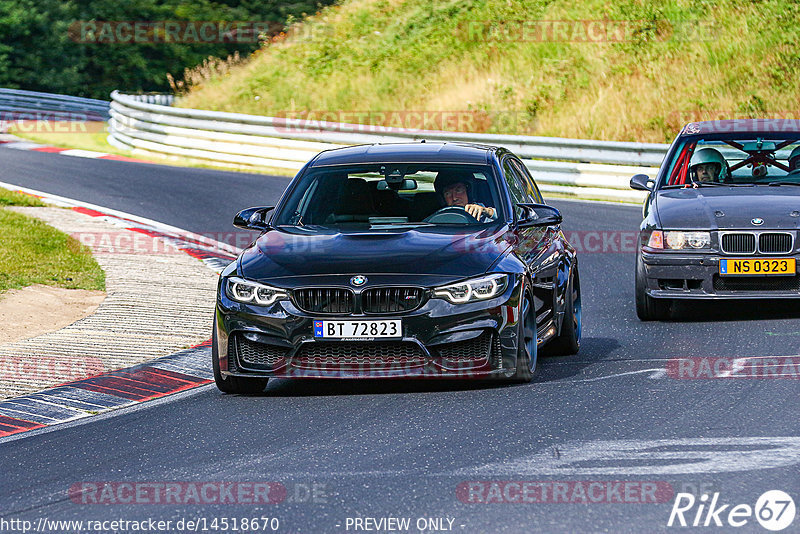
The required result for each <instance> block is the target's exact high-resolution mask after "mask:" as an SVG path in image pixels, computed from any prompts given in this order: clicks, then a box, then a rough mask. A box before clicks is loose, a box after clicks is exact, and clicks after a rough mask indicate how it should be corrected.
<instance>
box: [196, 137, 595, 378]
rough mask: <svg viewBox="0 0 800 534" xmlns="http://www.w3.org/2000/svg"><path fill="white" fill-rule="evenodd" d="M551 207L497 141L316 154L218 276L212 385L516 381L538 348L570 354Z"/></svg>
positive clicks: (561, 244) (575, 298)
mask: <svg viewBox="0 0 800 534" xmlns="http://www.w3.org/2000/svg"><path fill="white" fill-rule="evenodd" d="M561 220H562V219H561V214H560V213H559V212H558V210H557V209H555V208H553V207H550V206H547V205H545V204H544V201H543V200H542V197H541V195H540V193H539V190H538V188H537V187H536V184H535V183H534V181H533V179H532V178H531V176H530V174H529V173H528V171H527V169H526V168H525V166H524V165H523V164H522V162H521V161H520V160H519V159H518V158H517V157H516V156H514V155H513V154H512V153H510V152H509V151H507V150H505V149H503V148H498V147H489V146H478V145H468V144H453V143H425V142H422V143H413V144H411V143H409V144H386V145H363V146H354V147H347V148H341V149H336V150H329V151H325V152H322V153H320V154H318V155H317V156H315V157H314V158H313V159H312V160H311V161H310V162H308V163H307V164H306V165H305V167H304V168H303V169H302V170H301V171H300V172H299V173H298V174H297V176H296V177H295V178H294V180H293V181H292V182H291V183H290V185H289V187H288V188H287V189H286V191H285V192H284V194H283V196H282V198H281V199H280V201H279V202H278V205H277V206H276V207H274V208H273V207H255V208H249V209H246V210H244V211H242V212H240V213H239V214H238V215H236V217H235V219H234V224H235V225H236V226H237V227H240V228H247V229H250V230H258V231H260V232H261V235H260V237H259V238H258V239H257V240H256V241H255V242H253V243H252V244H251V245H250V246H249V247H247V248H246V249H245V250H244V251H243V252H242V253H241V255H240V256H239V258H238V259H237V260H236V261H235V262H233V263H232V264H231V265H230V266H228V268H227V269H225V271H224V272H223V273H222V276H221V277H220V282H219V289H218V294H217V304H216V314H215V320H214V328H213V351H212V352H213V367H214V377H215V380H216V384H217V386H218V387H219V389H220V390H222V391H224V392H240V393H247V392H258V391H260V390H262V389H263V388H264V387H265V385H266V382H267V380H268V379H269V378H270V377H298V378H299V377H319V378H337V377H338V378H360V377H364V378H366V377H369V378H374V377H452V378H465V377H478V378H493V377H494V378H500V379H506V380H510V381H519V382H526V381H529V380H531V378H532V376H533V374H534V372H535V371H536V364H537V356H538V348H539V347H542V346H544V345H547V349H548V350H549V351H550V352H553V353H562V354H569V353H575V352H577V351H578V348H579V345H580V338H581V292H580V277H579V275H578V263H577V258H576V254H575V249H574V248H573V247H572V246H570V244H569V243H568V242H567V241H566V240H565V238H564V235H563V233H562V231H561V227H560V223H561Z"/></svg>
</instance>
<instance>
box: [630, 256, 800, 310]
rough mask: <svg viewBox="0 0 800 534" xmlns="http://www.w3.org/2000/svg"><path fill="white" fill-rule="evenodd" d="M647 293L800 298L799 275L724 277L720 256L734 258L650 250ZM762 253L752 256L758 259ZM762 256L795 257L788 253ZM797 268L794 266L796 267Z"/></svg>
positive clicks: (658, 295)
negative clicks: (721, 272)
mask: <svg viewBox="0 0 800 534" xmlns="http://www.w3.org/2000/svg"><path fill="white" fill-rule="evenodd" d="M641 254H642V255H641V260H642V263H643V266H644V272H645V280H646V287H645V291H646V293H647V294H648V295H649V296H651V297H654V298H670V299H765V298H769V299H772V298H786V299H800V276H798V273H797V272H796V271H795V273H794V274H793V275H786V276H783V275H769V276H735V277H732V276H721V275H720V274H719V262H720V259H730V258H732V257H737V258H739V257H742V256H734V255H731V256H728V255H722V254H719V253H714V252H711V253H691V254H678V253H672V252H669V253H648V252H646V251H642V253H641ZM760 257H761V256H752V258H755V259H758V258H760ZM763 257H770V258H773V257H781V258H795V259H796V262H795V264H796V266H798V265H800V256H798V255H785V254H782V255H780V256H774V255H773V256H770V255H766V256H763ZM796 269H797V267H795V270H796Z"/></svg>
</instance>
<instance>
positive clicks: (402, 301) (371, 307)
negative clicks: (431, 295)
mask: <svg viewBox="0 0 800 534" xmlns="http://www.w3.org/2000/svg"><path fill="white" fill-rule="evenodd" d="M422 297H423V291H422V289H420V288H417V287H383V288H375V289H367V290H365V291H364V292H363V293H362V294H361V307H362V309H363V310H364V313H395V312H407V311H412V310H415V309H417V308H419V306H420V305H421V304H422Z"/></svg>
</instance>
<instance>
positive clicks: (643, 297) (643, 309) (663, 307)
mask: <svg viewBox="0 0 800 534" xmlns="http://www.w3.org/2000/svg"><path fill="white" fill-rule="evenodd" d="M646 287H647V279H646V277H645V273H644V262H643V261H642V257H641V256H637V257H636V315H638V316H639V319H641V320H642V321H663V320H665V319H669V314H670V308H671V306H672V302H671V301H670V299H654V298H653V297H651V296H650V295H648V294H647V291H645V289H646Z"/></svg>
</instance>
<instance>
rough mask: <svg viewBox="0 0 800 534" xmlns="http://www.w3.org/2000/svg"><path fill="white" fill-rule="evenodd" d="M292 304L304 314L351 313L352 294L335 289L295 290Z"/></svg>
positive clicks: (347, 290) (353, 300)
mask: <svg viewBox="0 0 800 534" xmlns="http://www.w3.org/2000/svg"><path fill="white" fill-rule="evenodd" d="M294 302H295V304H296V305H297V307H298V308H300V309H301V310H303V311H304V312H306V313H353V303H354V302H355V299H354V295H353V292H352V291H350V290H349V289H342V288H336V287H314V288H305V289H296V290H295V291H294Z"/></svg>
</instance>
